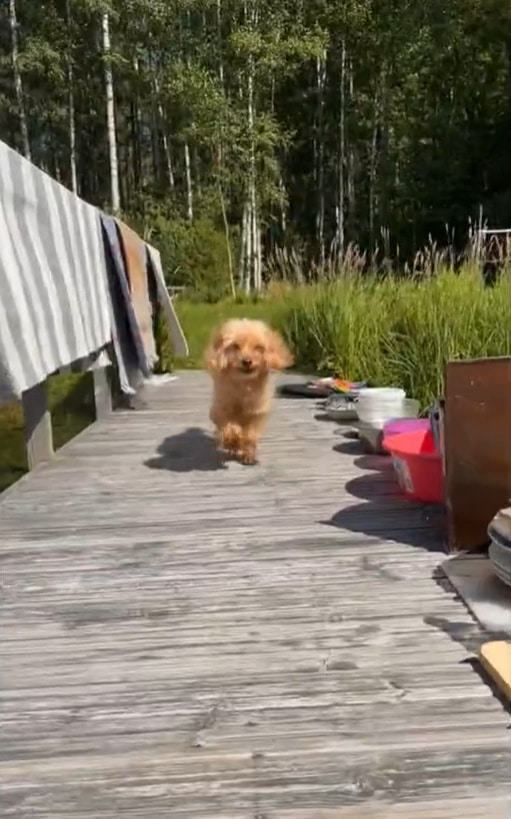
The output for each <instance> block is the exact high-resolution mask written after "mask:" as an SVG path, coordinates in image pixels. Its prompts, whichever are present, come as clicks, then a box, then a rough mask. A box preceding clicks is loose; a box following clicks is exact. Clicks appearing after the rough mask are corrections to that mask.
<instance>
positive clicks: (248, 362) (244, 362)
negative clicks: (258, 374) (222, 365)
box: [241, 358, 252, 370]
mask: <svg viewBox="0 0 511 819" xmlns="http://www.w3.org/2000/svg"><path fill="white" fill-rule="evenodd" d="M241 366H242V367H244V368H245V369H246V370H248V369H249V368H250V367H251V366H252V359H251V358H242V359H241Z"/></svg>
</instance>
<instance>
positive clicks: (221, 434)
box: [218, 422, 242, 456]
mask: <svg viewBox="0 0 511 819" xmlns="http://www.w3.org/2000/svg"><path fill="white" fill-rule="evenodd" d="M218 438H219V444H220V446H221V448H222V449H225V450H226V451H227V452H228V453H229V455H236V456H238V455H239V452H240V450H241V446H242V444H241V440H242V430H241V427H240V426H239V425H238V424H233V423H232V422H229V423H227V424H225V426H223V427H222V428H221V429H219V430H218Z"/></svg>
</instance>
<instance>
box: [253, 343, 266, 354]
mask: <svg viewBox="0 0 511 819" xmlns="http://www.w3.org/2000/svg"><path fill="white" fill-rule="evenodd" d="M254 349H255V351H256V353H260V355H262V354H263V353H264V347H263V345H262V344H257V345H256V347H255V348H254Z"/></svg>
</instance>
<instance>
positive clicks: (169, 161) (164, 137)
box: [153, 67, 176, 189]
mask: <svg viewBox="0 0 511 819" xmlns="http://www.w3.org/2000/svg"><path fill="white" fill-rule="evenodd" d="M157 70H158V69H157V67H155V69H154V71H155V74H154V78H153V86H154V95H155V97H156V100H157V103H156V109H157V111H158V117H159V120H160V128H161V135H162V144H163V152H164V155H165V164H166V172H167V179H168V182H169V187H170V188H171V189H173V188H174V187H175V184H176V182H175V177H174V167H173V164H172V154H171V152H170V144H169V138H168V135H167V125H166V121H165V114H164V112H163V105H162V103H161V92H160V81H159V79H158V77H157V75H156V71H157Z"/></svg>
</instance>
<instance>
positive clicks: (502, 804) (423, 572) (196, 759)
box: [0, 373, 509, 819]
mask: <svg viewBox="0 0 511 819" xmlns="http://www.w3.org/2000/svg"><path fill="white" fill-rule="evenodd" d="M208 392H209V385H208V382H207V380H206V376H204V375H203V374H199V373H184V374H182V375H181V377H180V380H179V381H178V382H176V383H173V384H169V385H167V386H165V387H158V388H152V389H151V390H149V391H148V393H147V395H146V396H145V399H146V401H147V403H148V409H147V410H144V411H141V412H137V413H119V414H109V415H108V416H106V417H105V418H104V419H103V420H102V421H101V422H100V423H97V424H95V425H93V426H92V427H91V428H89V429H88V430H87V431H86V432H85V433H84V434H82V435H81V436H80V437H79V438H78V439H77V440H75V441H72V442H70V443H69V444H68V445H66V447H64V448H63V450H61V451H60V452H59V453H57V455H56V456H55V458H54V460H53V461H51V462H50V463H48V465H46V466H44V467H42V468H40V469H38V470H37V471H36V472H35V473H34V474H33V475H31V476H30V478H29V479H28V480H25V481H24V482H23V483H22V484H21V485H20V486H19V487H17V488H16V487H15V488H14V489H12V490H10V491H9V492H8V493H7V494H6V495H5V496H4V497H3V499H1V500H0V539H1V545H0V568H1V572H2V575H1V576H2V609H1V612H0V634H1V639H2V642H1V650H2V652H3V654H2V658H1V675H0V735H1V736H2V743H1V748H0V803H1V804H2V816H6V817H18V819H20V817H29V816H34V817H36V816H37V817H40V819H41V818H42V817H46V818H47V819H50V817H51V819H113V817H117V816H119V815H123V816H124V815H125V816H133V817H140V816H150V817H151V819H160V817H161V819H163V818H164V817H165V819H168V817H169V816H172V817H173V819H174V817H177V819H180V818H182V819H184V818H185V817H186V819H199V817H202V819H211V817H212V816H215V817H218V819H228V818H229V819H234V817H236V819H243V818H244V817H247V819H248V817H250V819H263V818H264V819H291V817H293V819H312V817H317V818H318V819H331V817H332V819H333V817H334V816H335V817H336V819H337V817H343V816H346V817H353V819H354V817H358V816H360V817H362V816H364V817H378V819H384V817H385V819H390V816H392V817H394V816H403V817H404V816H406V817H409V816H412V815H415V814H417V815H418V816H424V817H425V819H426V817H427V816H428V817H429V816H431V819H433V817H437V819H439V818H440V817H442V819H461V817H464V819H467V818H468V817H470V819H472V817H475V816H480V815H482V813H481V811H480V806H481V805H484V809H483V813H485V814H487V815H489V816H492V817H493V816H495V817H496V819H500V816H499V811H501V813H502V812H503V811H504V810H505V809H506V807H507V805H506V799H507V796H508V778H509V777H508V774H509V758H508V731H507V727H508V722H509V717H508V715H507V714H506V712H505V711H504V710H503V708H502V706H501V704H500V703H499V702H498V701H497V700H496V699H495V698H494V696H493V693H492V691H491V689H490V688H489V687H488V685H487V684H485V682H483V680H482V678H481V676H480V674H479V671H478V667H477V664H474V655H475V653H477V649H478V647H479V645H480V643H481V642H483V641H484V639H485V638H484V637H483V635H481V633H480V631H479V629H478V627H477V626H476V625H475V624H474V622H473V620H472V618H471V616H470V615H469V613H468V612H467V611H466V610H465V608H464V607H463V605H462V604H461V603H460V601H459V600H458V599H457V597H456V595H455V594H454V593H453V592H452V591H450V590H448V591H446V590H445V589H444V588H442V587H441V586H439V585H438V584H437V582H436V580H435V575H436V567H437V565H438V563H439V562H440V561H441V559H442V555H441V554H439V553H438V552H436V553H435V551H434V550H435V549H437V550H438V549H440V548H441V547H442V533H441V525H442V520H441V516H439V515H438V512H437V511H435V510H433V509H430V508H427V509H424V508H422V507H420V506H418V505H416V504H409V503H407V502H405V501H403V499H401V498H400V497H399V495H398V493H397V492H396V485H395V481H394V479H393V474H392V470H391V468H390V466H389V462H388V460H386V459H384V458H377V457H376V458H375V457H372V458H368V457H366V456H363V455H361V453H360V452H358V451H357V448H356V444H355V445H354V444H353V442H349V441H346V440H345V439H343V438H342V437H340V436H339V435H337V434H335V432H337V431H338V430H337V428H336V427H335V426H333V425H330V424H325V423H324V422H321V421H318V420H316V419H315V418H314V415H315V413H316V409H315V402H310V401H296V400H288V399H279V400H278V401H276V404H275V411H274V414H273V417H272V419H271V423H270V427H269V432H268V436H267V438H266V439H265V441H264V442H263V445H262V448H261V464H260V465H259V466H258V467H256V468H254V469H246V468H243V467H241V466H239V465H237V464H228V465H223V464H222V463H221V462H220V461H219V459H218V458H217V456H216V454H215V452H214V450H213V447H212V444H211V440H210V438H209V437H208V433H207V430H208V422H207V402H208ZM474 806H478V807H477V808H475V807H474ZM428 811H430V813H428ZM477 811H479V813H478V812H477ZM502 815H504V814H502Z"/></svg>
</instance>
